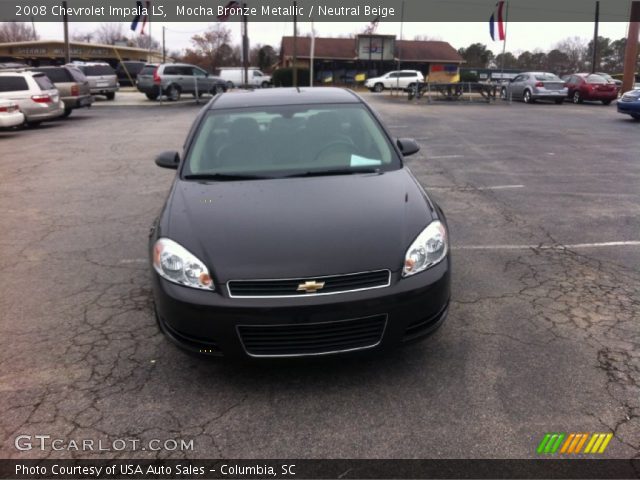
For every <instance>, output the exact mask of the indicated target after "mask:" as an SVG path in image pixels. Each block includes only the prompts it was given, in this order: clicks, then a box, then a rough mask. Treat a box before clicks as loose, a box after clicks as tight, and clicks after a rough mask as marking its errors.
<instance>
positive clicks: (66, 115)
mask: <svg viewBox="0 0 640 480" xmlns="http://www.w3.org/2000/svg"><path fill="white" fill-rule="evenodd" d="M72 111H73V110H71V109H70V108H65V109H64V113H63V114H62V118H67V117H68V116H69V115H71V112H72Z"/></svg>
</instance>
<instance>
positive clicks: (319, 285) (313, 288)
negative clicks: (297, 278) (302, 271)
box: [298, 280, 324, 293]
mask: <svg viewBox="0 0 640 480" xmlns="http://www.w3.org/2000/svg"><path fill="white" fill-rule="evenodd" d="M323 288H324V282H316V281H315V280H313V281H311V282H304V283H301V284H300V285H298V291H299V292H305V293H316V292H317V291H318V290H322V289H323Z"/></svg>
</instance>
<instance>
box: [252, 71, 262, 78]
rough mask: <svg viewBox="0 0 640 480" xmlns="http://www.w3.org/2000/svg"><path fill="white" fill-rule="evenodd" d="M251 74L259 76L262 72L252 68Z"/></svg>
mask: <svg viewBox="0 0 640 480" xmlns="http://www.w3.org/2000/svg"><path fill="white" fill-rule="evenodd" d="M253 76H254V77H261V76H262V72H260V71H258V70H254V71H253Z"/></svg>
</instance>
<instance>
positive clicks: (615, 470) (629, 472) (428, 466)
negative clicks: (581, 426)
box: [0, 458, 640, 480]
mask: <svg viewBox="0 0 640 480" xmlns="http://www.w3.org/2000/svg"><path fill="white" fill-rule="evenodd" d="M98 468H99V469H100V470H98ZM56 471H57V472H58V474H55V472H56ZM0 478H3V479H10V480H13V479H22V480H31V479H34V480H35V479H68V480H76V479H111V480H114V479H187V478H192V479H224V478H226V479H248V480H252V479H275V478H279V479H292V478H301V479H302V478H304V479H310V480H315V479H318V480H324V479H338V478H340V479H383V478H384V479H435V478H439V479H450V478H460V479H494V478H495V479H504V478H511V479H543V478H544V479H633V478H640V459H582V458H580V459H526V460H525V459H523V460H513V459H509V460H507V459H486V460H479V459H445V460H435V459H433V460H378V459H376V460H363V459H353V460H348V459H340V460H338V459H334V460H309V459H298V460H295V459H280V460H273V459H270V460H264V459H255V460H247V459H237V460H233V459H229V460H139V459H131V460H126V459H118V460H69V459H61V460H50V459H49V460H16V459H11V460H9V459H4V460H0Z"/></svg>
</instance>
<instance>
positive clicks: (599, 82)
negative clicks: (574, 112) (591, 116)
mask: <svg viewBox="0 0 640 480" xmlns="http://www.w3.org/2000/svg"><path fill="white" fill-rule="evenodd" d="M563 80H564V81H565V83H566V84H567V89H568V94H569V98H570V99H571V100H572V101H573V103H582V102H583V100H600V101H601V102H602V103H603V104H605V105H609V104H610V103H611V102H612V101H613V100H615V99H616V98H618V89H617V88H616V84H615V83H613V82H610V81H609V80H607V79H606V78H604V77H603V76H600V75H596V74H595V73H576V74H574V75H567V76H566V77H563Z"/></svg>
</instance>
